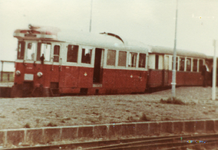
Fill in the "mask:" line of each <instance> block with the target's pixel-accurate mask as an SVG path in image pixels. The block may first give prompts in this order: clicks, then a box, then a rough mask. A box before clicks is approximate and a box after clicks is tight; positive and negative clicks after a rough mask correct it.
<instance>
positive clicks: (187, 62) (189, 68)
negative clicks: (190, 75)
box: [186, 58, 191, 71]
mask: <svg viewBox="0 0 218 150" xmlns="http://www.w3.org/2000/svg"><path fill="white" fill-rule="evenodd" d="M186 64H187V68H186V70H187V71H191V58H187V59H186Z"/></svg>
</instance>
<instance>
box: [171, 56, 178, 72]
mask: <svg viewBox="0 0 218 150" xmlns="http://www.w3.org/2000/svg"><path fill="white" fill-rule="evenodd" d="M173 60H174V59H173V57H172V70H173ZM177 69H178V57H176V70H177Z"/></svg>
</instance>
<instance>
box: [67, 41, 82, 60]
mask: <svg viewBox="0 0 218 150" xmlns="http://www.w3.org/2000/svg"><path fill="white" fill-rule="evenodd" d="M69 46H76V47H78V48H77V58H76V61H68V57H69V56H68V53H69ZM79 53H80V45H76V44H68V45H67V52H66V63H74V64H78V62H79V59H80V58H79ZM72 60H73V58H72Z"/></svg>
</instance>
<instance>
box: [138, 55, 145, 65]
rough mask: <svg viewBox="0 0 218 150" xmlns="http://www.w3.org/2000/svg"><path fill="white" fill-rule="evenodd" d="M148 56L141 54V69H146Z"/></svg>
mask: <svg viewBox="0 0 218 150" xmlns="http://www.w3.org/2000/svg"><path fill="white" fill-rule="evenodd" d="M145 60H146V54H141V53H140V54H139V68H145Z"/></svg>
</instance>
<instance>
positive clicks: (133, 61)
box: [129, 52, 137, 67]
mask: <svg viewBox="0 0 218 150" xmlns="http://www.w3.org/2000/svg"><path fill="white" fill-rule="evenodd" d="M136 60H137V53H133V52H130V53H129V67H136Z"/></svg>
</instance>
